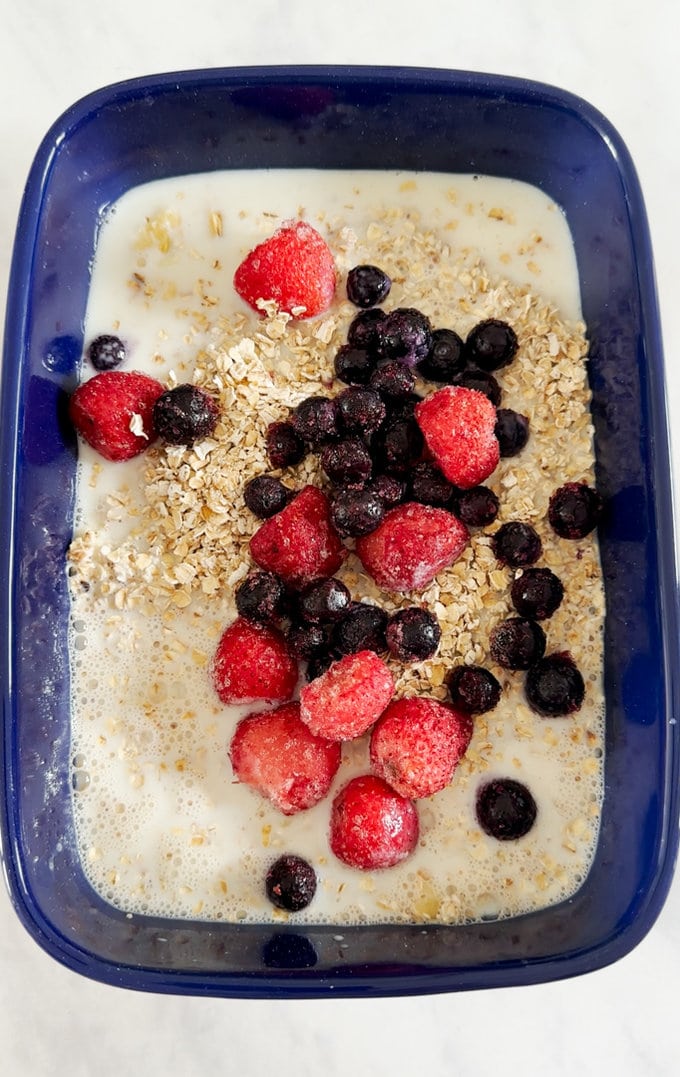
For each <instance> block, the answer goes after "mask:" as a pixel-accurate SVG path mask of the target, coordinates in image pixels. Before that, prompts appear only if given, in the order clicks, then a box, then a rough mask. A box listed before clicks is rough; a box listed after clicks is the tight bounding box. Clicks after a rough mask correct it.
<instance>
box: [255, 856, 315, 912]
mask: <svg viewBox="0 0 680 1077" xmlns="http://www.w3.org/2000/svg"><path fill="white" fill-rule="evenodd" d="M265 889H266V892H267V897H268V898H269V900H270V901H271V903H272V905H275V906H276V907H277V908H278V909H286V910H287V911H288V912H299V911H300V909H305V908H306V907H307V906H308V905H309V903H310V902H311V901H312V899H313V897H314V894H315V893H316V873H315V871H314V868H313V867H312V866H311V864H308V863H307V861H306V860H303V859H302V857H301V856H293V855H291V854H290V853H287V854H285V855H284V856H280V857H279V858H278V860H275V861H274V863H273V864H272V865H271V867H270V868H269V871H268V872H267V876H266V879H265Z"/></svg>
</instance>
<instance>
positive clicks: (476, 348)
mask: <svg viewBox="0 0 680 1077" xmlns="http://www.w3.org/2000/svg"><path fill="white" fill-rule="evenodd" d="M465 353H466V355H467V358H468V361H469V362H471V363H474V364H475V366H478V367H480V368H481V369H482V370H498V369H499V368H500V367H503V366H507V364H508V363H510V362H512V360H513V359H514V357H515V355H516V353H517V336H516V334H515V331H514V329H513V328H512V326H510V325H508V323H507V322H503V321H501V320H500V319H499V318H487V320H486V321H483V322H479V324H478V325H476V326H475V327H474V328H473V329H471V330H470V332H469V333H468V335H467V339H466V341H465Z"/></svg>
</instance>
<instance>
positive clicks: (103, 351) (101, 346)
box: [87, 333, 126, 370]
mask: <svg viewBox="0 0 680 1077" xmlns="http://www.w3.org/2000/svg"><path fill="white" fill-rule="evenodd" d="M125 354H126V353H125V345H124V344H123V341H122V340H121V339H120V337H115V336H111V335H109V334H107V333H104V334H102V335H101V336H99V337H95V339H94V340H93V341H92V343H91V344H90V346H89V348H88V349H87V357H88V359H89V360H90V362H91V363H92V366H93V367H94V368H95V370H113V369H114V368H115V367H117V366H120V364H121V363H122V362H123V361H124V359H125Z"/></svg>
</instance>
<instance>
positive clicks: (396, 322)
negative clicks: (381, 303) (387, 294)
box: [379, 307, 432, 366]
mask: <svg viewBox="0 0 680 1077" xmlns="http://www.w3.org/2000/svg"><path fill="white" fill-rule="evenodd" d="M379 335H380V354H381V355H382V356H383V358H385V359H400V360H401V362H402V363H407V364H408V365H409V366H415V364H416V363H419V362H420V361H421V359H424V358H425V356H426V355H427V354H428V352H429V350H430V345H431V343H432V326H431V324H430V319H429V318H428V317H427V316H426V315H425V314H423V313H422V312H421V311H419V310H416V309H415V308H414V307H397V308H396V309H395V310H392V311H390V313H389V314H388V315H387V316H386V317H385V319H384V321H382V322H381V323H380V326H379Z"/></svg>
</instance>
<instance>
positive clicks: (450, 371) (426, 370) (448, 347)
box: [417, 329, 467, 385]
mask: <svg viewBox="0 0 680 1077" xmlns="http://www.w3.org/2000/svg"><path fill="white" fill-rule="evenodd" d="M466 362H467V358H466V356H465V352H464V345H463V341H462V340H461V338H460V337H459V336H458V333H454V331H453V329H435V331H434V333H433V334H432V342H431V344H430V350H429V351H428V353H427V355H426V356H425V358H424V359H421V360H420V362H419V363H418V368H417V369H418V373H419V374H420V375H421V376H422V377H423V378H427V379H428V381H437V382H442V383H444V384H446V385H452V384H453V382H454V381H455V379H456V377H457V376H458V375H459V374H461V373H462V372H463V370H464V368H465V364H466Z"/></svg>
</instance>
